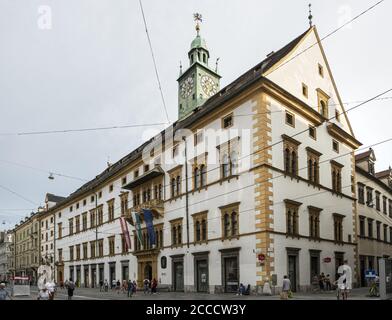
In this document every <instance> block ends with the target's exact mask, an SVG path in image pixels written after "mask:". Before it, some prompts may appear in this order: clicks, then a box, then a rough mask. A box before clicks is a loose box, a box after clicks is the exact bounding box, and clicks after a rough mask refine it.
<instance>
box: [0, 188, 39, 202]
mask: <svg viewBox="0 0 392 320" xmlns="http://www.w3.org/2000/svg"><path fill="white" fill-rule="evenodd" d="M0 188H1V189H3V190H6V191H8V192H9V193H12V194H14V195H16V196H17V197H19V198H21V199H23V200H25V201H27V202H30V203H32V204H34V205H38V203H36V202H34V201H31V200H30V199H28V198H26V197H25V196H23V195H21V194H20V193H18V192H16V191H14V190H11V189H10V188H7V187H5V186H3V185H0Z"/></svg>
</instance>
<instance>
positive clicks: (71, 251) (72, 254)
mask: <svg viewBox="0 0 392 320" xmlns="http://www.w3.org/2000/svg"><path fill="white" fill-rule="evenodd" d="M69 260H70V261H73V260H74V247H73V246H70V247H69Z"/></svg>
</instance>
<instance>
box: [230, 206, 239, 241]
mask: <svg viewBox="0 0 392 320" xmlns="http://www.w3.org/2000/svg"><path fill="white" fill-rule="evenodd" d="M237 233H238V230H237V212H235V211H233V212H232V213H231V235H232V236H234V235H236V234H237Z"/></svg>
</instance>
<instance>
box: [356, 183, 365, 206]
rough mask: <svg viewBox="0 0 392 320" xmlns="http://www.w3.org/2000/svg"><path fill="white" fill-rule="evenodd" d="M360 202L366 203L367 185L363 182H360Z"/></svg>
mask: <svg viewBox="0 0 392 320" xmlns="http://www.w3.org/2000/svg"><path fill="white" fill-rule="evenodd" d="M358 202H359V203H361V204H365V186H364V185H363V184H362V183H358Z"/></svg>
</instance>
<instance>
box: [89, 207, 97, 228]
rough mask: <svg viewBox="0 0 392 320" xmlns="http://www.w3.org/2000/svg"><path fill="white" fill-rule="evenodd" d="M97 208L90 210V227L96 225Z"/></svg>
mask: <svg viewBox="0 0 392 320" xmlns="http://www.w3.org/2000/svg"><path fill="white" fill-rule="evenodd" d="M95 219H96V217H95V209H93V210H90V228H95V225H96V220H95Z"/></svg>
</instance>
